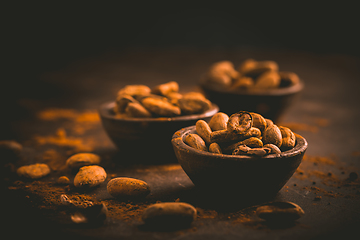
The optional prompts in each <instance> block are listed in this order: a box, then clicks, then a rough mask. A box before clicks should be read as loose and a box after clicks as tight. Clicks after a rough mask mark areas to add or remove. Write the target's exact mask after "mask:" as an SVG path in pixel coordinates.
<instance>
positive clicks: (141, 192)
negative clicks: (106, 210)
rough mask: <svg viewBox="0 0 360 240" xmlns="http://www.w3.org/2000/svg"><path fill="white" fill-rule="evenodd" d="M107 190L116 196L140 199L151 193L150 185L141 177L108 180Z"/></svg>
mask: <svg viewBox="0 0 360 240" xmlns="http://www.w3.org/2000/svg"><path fill="white" fill-rule="evenodd" d="M107 191H108V192H109V194H110V195H111V196H113V197H115V198H120V199H139V198H144V197H146V196H147V195H148V194H149V193H150V187H149V185H148V184H147V183H146V182H144V181H142V180H139V179H135V178H127V177H118V178H113V179H111V180H110V181H109V182H108V184H107Z"/></svg>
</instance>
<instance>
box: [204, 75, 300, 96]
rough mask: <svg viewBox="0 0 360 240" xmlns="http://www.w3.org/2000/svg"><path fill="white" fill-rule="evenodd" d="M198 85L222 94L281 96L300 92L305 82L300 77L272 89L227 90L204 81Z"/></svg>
mask: <svg viewBox="0 0 360 240" xmlns="http://www.w3.org/2000/svg"><path fill="white" fill-rule="evenodd" d="M199 85H200V87H201V88H202V89H203V90H207V91H213V92H217V93H222V94H231V95H247V96H281V95H289V94H294V93H297V92H300V91H302V90H303V88H304V86H305V84H304V81H303V80H302V79H300V80H299V82H298V83H297V84H295V85H292V86H289V87H282V88H274V89H251V90H233V91H231V90H227V89H224V88H220V87H217V86H216V85H214V84H212V83H206V82H204V81H201V82H200V83H199Z"/></svg>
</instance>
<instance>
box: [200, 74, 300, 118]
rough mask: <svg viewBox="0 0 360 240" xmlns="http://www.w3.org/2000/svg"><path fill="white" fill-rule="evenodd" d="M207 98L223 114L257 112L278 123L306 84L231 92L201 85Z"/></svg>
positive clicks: (207, 84)
mask: <svg viewBox="0 0 360 240" xmlns="http://www.w3.org/2000/svg"><path fill="white" fill-rule="evenodd" d="M200 87H201V89H202V90H203V91H204V94H205V96H206V97H207V98H208V99H209V100H210V101H212V102H213V103H216V104H217V105H218V106H219V108H220V111H221V112H225V113H226V114H228V115H231V114H233V113H236V112H238V111H239V109H241V110H244V111H249V112H256V113H259V114H261V115H262V116H263V117H265V118H269V119H271V120H273V121H274V122H278V121H279V119H280V117H281V116H282V115H283V113H284V112H285V111H286V110H287V109H288V108H289V107H290V106H291V105H292V103H293V102H294V101H295V100H296V98H297V97H298V96H299V93H300V92H301V91H302V90H303V88H304V83H303V82H302V81H300V82H299V83H298V84H296V85H294V86H290V87H283V88H276V89H252V90H236V91H229V90H225V89H220V88H218V87H215V86H213V85H211V84H209V83H204V82H202V83H200Z"/></svg>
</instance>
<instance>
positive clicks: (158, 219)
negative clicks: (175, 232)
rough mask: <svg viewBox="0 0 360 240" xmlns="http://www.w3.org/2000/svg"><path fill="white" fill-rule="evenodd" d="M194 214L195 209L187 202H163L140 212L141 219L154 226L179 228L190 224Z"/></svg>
mask: <svg viewBox="0 0 360 240" xmlns="http://www.w3.org/2000/svg"><path fill="white" fill-rule="evenodd" d="M196 215H197V211H196V209H195V208H194V207H193V206H192V205H190V204H188V203H184V202H163V203H155V204H153V205H150V206H149V207H148V208H146V209H145V210H144V212H143V214H142V220H143V221H144V222H145V224H147V225H148V226H150V227H154V228H167V227H170V228H174V227H175V228H177V227H179V228H181V227H184V226H190V224H191V223H192V222H193V221H194V220H195V218H196Z"/></svg>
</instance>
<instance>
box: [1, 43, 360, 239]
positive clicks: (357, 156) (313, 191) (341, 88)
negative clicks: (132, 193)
mask: <svg viewBox="0 0 360 240" xmlns="http://www.w3.org/2000/svg"><path fill="white" fill-rule="evenodd" d="M246 58H254V59H257V60H274V61H276V62H278V64H279V66H280V69H281V70H285V71H293V72H295V73H297V74H298V75H299V76H300V77H301V78H302V79H303V81H304V83H305V89H304V91H303V93H302V94H301V96H300V98H299V99H298V101H297V102H295V103H294V104H293V105H292V106H291V107H290V109H288V111H287V112H286V113H285V114H284V115H283V117H282V118H281V120H280V122H279V125H286V126H289V127H290V128H292V129H293V131H294V132H296V133H298V134H300V135H302V136H304V137H305V138H306V139H307V141H308V144H309V147H308V150H307V152H306V155H305V157H304V159H303V161H302V163H301V165H300V166H299V168H298V170H297V171H296V172H295V174H294V175H293V176H292V178H291V179H290V180H289V181H288V183H287V184H286V185H285V186H284V187H283V188H282V189H281V190H280V192H279V193H278V195H277V196H276V198H275V199H274V200H280V201H291V202H294V203H296V204H298V205H300V206H301V207H302V208H303V209H304V211H305V215H304V216H303V217H301V218H300V219H298V220H297V221H296V222H295V223H294V224H292V225H290V226H276V227H275V226H271V225H268V224H266V223H265V222H263V221H262V220H260V219H258V218H257V217H256V215H255V214H254V210H255V208H256V205H253V206H246V207H244V206H232V207H231V208H229V207H228V206H224V205H217V204H212V201H211V200H212V199H211V198H207V199H204V198H202V197H201V196H199V194H198V193H197V191H196V187H194V186H193V184H192V182H191V180H190V179H189V178H188V177H187V175H186V174H185V173H184V171H183V170H182V168H181V167H180V166H179V164H177V161H176V159H175V158H174V159H166V160H165V161H162V160H163V159H160V160H161V161H157V160H159V159H157V156H149V157H148V159H141V160H139V159H131V158H124V157H122V154H121V152H118V151H117V149H116V147H115V146H114V144H113V143H112V142H111V140H110V139H109V138H108V137H107V135H106V133H105V131H104V129H103V128H102V125H101V122H100V119H99V117H98V115H97V108H98V106H99V105H100V104H101V103H103V102H106V101H111V100H113V99H114V98H115V96H116V93H117V91H118V90H119V89H120V88H121V87H123V86H124V85H126V84H146V85H149V86H155V85H157V84H160V83H164V82H168V81H177V82H178V83H179V85H180V91H183V92H187V91H193V90H195V91H196V90H198V87H197V82H198V80H199V76H200V75H201V74H202V73H203V72H204V71H206V69H207V68H208V67H209V65H210V64H211V63H213V62H215V61H220V60H231V61H233V62H234V64H235V65H237V64H239V63H240V62H241V61H242V60H244V59H246ZM359 63H360V59H359V58H356V57H351V56H344V55H326V54H315V53H309V52H298V51H290V50H287V51H285V50H274V49H254V48H245V47H244V48H236V49H212V50H209V49H208V50H205V49H202V50H199V49H191V48H185V49H175V48H169V49H132V50H128V51H124V52H118V53H112V54H107V55H101V56H97V57H93V58H89V59H83V60H81V61H78V62H76V63H73V64H71V65H69V66H64V67H62V68H61V69H58V70H56V71H50V72H44V73H42V74H41V75H40V76H38V78H37V80H36V81H35V80H34V81H33V82H27V83H25V84H24V86H25V87H29V91H27V90H24V89H22V91H23V92H24V94H23V95H22V96H20V97H17V98H16V99H14V100H13V101H11V103H9V104H7V105H8V107H7V108H6V109H5V110H6V111H7V112H6V115H3V116H2V118H4V117H6V116H9V117H8V119H7V120H4V123H3V124H2V131H4V133H3V134H2V139H13V140H16V141H18V142H20V143H21V144H23V146H24V150H23V153H22V156H21V159H19V160H17V161H12V162H10V163H9V162H6V161H2V178H3V180H4V181H3V184H2V186H4V193H6V194H5V195H3V194H2V200H3V201H4V204H3V205H2V209H3V211H2V214H1V216H2V218H3V220H4V222H5V225H3V227H4V234H7V233H11V234H13V235H14V236H15V237H20V236H22V235H23V234H26V235H27V236H37V237H39V238H41V239H42V238H44V239H45V238H46V239H49V238H51V239H53V238H64V237H66V238H79V239H81V238H86V239H113V238H114V239H115V238H116V239H240V238H241V239H279V238H285V239H310V238H311V239H312V238H317V239H318V238H324V239H325V238H326V239H331V238H332V237H336V238H343V237H344V236H351V235H352V234H354V233H356V232H357V231H358V227H359V226H360V225H359V224H360V179H359V178H357V174H360V149H359V146H360V140H359V133H360V131H359V127H358V126H357V124H358V123H359V120H360V111H359V108H358V105H357V104H358V103H359V102H360V94H359V89H360V81H359V80H360V79H359V76H360V68H359V66H360V64H359ZM229 104H231V103H229ZM239 110H240V109H239ZM159 151H161V149H159ZM78 152H94V153H97V154H99V155H100V156H101V157H102V159H103V161H102V163H101V165H102V166H103V167H104V168H105V169H106V171H107V173H108V178H107V180H106V182H107V181H108V180H110V179H111V178H113V177H116V176H128V177H136V178H139V179H143V180H145V181H147V182H148V183H149V185H150V187H151V189H152V192H151V194H150V195H149V196H148V197H147V198H146V201H145V202H138V203H134V202H126V203H123V202H120V201H118V200H115V199H113V198H112V197H111V196H110V195H109V194H108V193H107V191H106V182H105V183H104V184H102V185H101V186H100V187H98V188H96V189H95V190H93V191H90V192H78V191H77V190H76V189H74V188H73V187H72V186H71V185H70V186H62V185H57V184H56V180H57V178H58V177H59V176H61V175H67V176H68V177H69V178H70V180H72V179H73V177H74V173H71V172H69V171H68V170H67V169H66V168H65V167H64V164H65V161H66V159H67V158H68V157H69V156H71V155H72V154H74V153H78ZM35 162H42V163H47V164H48V165H49V166H50V168H51V170H52V171H51V173H50V174H49V175H48V176H46V177H45V178H42V179H39V180H35V181H30V180H24V179H20V178H19V177H18V176H17V175H16V173H15V171H16V169H17V168H18V167H20V166H22V165H26V164H30V163H35ZM158 162H161V163H158ZM61 194H67V195H68V196H70V197H76V196H78V197H81V198H83V199H87V200H94V201H95V200H96V201H102V202H103V203H105V204H106V206H107V207H108V210H109V213H108V217H107V219H106V221H105V223H104V224H103V225H101V226H95V227H86V226H79V225H76V224H73V223H71V221H70V220H69V215H68V214H67V212H66V210H64V209H63V208H62V207H61V205H60V195H61ZM239 194H241V189H239ZM214 195H216V192H214ZM157 201H182V202H188V203H191V204H193V205H194V206H195V207H196V208H197V210H198V218H197V219H196V220H195V221H194V222H193V223H192V225H191V226H190V228H186V229H177V230H171V231H170V230H164V231H154V230H151V229H146V228H144V226H143V224H142V222H141V219H140V216H141V212H142V210H143V209H144V208H145V207H146V206H147V205H149V204H151V203H155V202H157ZM225 205H226V204H225ZM3 213H5V214H3ZM49 234H51V235H49ZM4 236H5V235H4Z"/></svg>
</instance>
